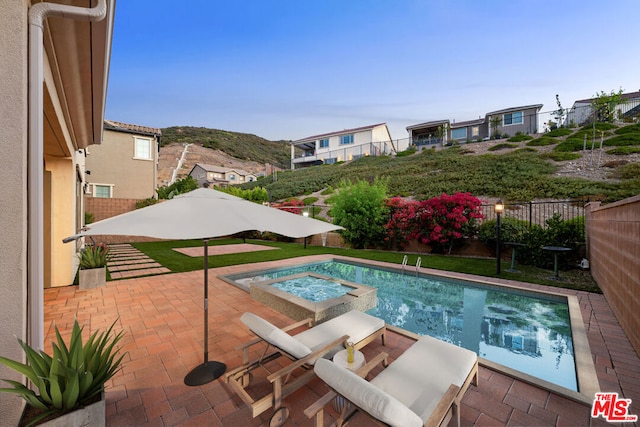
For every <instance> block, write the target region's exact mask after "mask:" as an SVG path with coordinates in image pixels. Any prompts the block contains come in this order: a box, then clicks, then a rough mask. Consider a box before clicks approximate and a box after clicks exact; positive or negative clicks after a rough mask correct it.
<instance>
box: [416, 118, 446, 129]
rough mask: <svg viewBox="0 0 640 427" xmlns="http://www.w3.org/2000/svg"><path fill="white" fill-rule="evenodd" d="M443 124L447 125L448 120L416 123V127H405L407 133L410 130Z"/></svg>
mask: <svg viewBox="0 0 640 427" xmlns="http://www.w3.org/2000/svg"><path fill="white" fill-rule="evenodd" d="M444 124H449V119H446V120H431V121H429V122H424V123H418V124H417V125H411V126H407V130H408V131H409V130H412V129H420V128H428V127H433V126H438V125H444Z"/></svg>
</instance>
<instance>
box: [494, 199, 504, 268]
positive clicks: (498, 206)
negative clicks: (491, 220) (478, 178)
mask: <svg viewBox="0 0 640 427" xmlns="http://www.w3.org/2000/svg"><path fill="white" fill-rule="evenodd" d="M493 209H494V211H495V213H496V275H500V228H501V227H500V215H502V212H504V204H503V203H502V199H501V200H498V202H497V203H496V205H495V206H494V208H493Z"/></svg>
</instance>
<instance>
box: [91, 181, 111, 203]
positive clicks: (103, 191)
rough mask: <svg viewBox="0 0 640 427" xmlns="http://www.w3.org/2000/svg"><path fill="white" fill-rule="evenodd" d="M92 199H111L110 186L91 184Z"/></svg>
mask: <svg viewBox="0 0 640 427" xmlns="http://www.w3.org/2000/svg"><path fill="white" fill-rule="evenodd" d="M93 197H99V198H102V199H109V198H111V186H110V185H98V184H93Z"/></svg>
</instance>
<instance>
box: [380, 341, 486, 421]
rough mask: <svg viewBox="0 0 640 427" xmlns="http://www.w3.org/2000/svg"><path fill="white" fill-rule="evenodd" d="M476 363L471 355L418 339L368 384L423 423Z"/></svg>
mask: <svg viewBox="0 0 640 427" xmlns="http://www.w3.org/2000/svg"><path fill="white" fill-rule="evenodd" d="M476 360H477V356H476V354H475V353H474V352H472V351H470V350H467V349H464V348H462V347H458V346H456V345H453V344H450V343H447V342H444V341H441V340H439V339H436V338H432V337H429V336H423V337H421V338H420V339H419V340H418V341H417V342H416V343H415V344H413V345H412V346H411V347H410V348H409V349H408V350H407V351H405V352H404V353H403V354H402V355H400V356H399V357H398V358H397V359H396V360H394V361H393V362H392V363H391V364H390V365H389V366H388V367H387V368H386V369H384V370H383V371H382V372H381V373H380V374H379V375H378V376H376V377H375V378H374V379H373V380H371V384H373V385H374V386H376V387H377V388H379V389H381V390H383V391H385V392H387V393H388V394H390V395H392V396H394V397H395V398H396V399H398V400H399V401H400V402H402V403H403V404H404V405H406V406H408V407H409V408H410V409H411V410H412V411H413V412H415V413H416V414H418V415H419V416H420V418H422V420H423V421H426V420H427V419H428V418H429V416H430V415H431V413H432V412H433V410H434V408H435V406H436V405H437V404H438V402H439V401H440V399H441V397H442V396H443V395H444V394H445V393H446V391H447V389H448V388H449V386H450V385H451V384H455V385H457V386H458V387H460V386H462V385H463V384H464V381H465V380H466V377H467V375H468V374H469V372H470V371H471V369H472V368H473V365H474V364H475V362H476Z"/></svg>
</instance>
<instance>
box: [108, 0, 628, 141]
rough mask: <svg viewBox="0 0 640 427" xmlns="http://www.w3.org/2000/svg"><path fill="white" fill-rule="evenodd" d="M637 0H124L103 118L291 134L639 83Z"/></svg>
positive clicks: (470, 111)
mask: <svg viewBox="0 0 640 427" xmlns="http://www.w3.org/2000/svg"><path fill="white" fill-rule="evenodd" d="M639 16H640V2H638V1H637V0H609V1H602V0H598V1H593V0H582V1H576V0H555V1H547V0H511V1H494V0H483V1H480V0H468V1H448V0H368V1H365V0H228V1H215V0H195V1H189V2H187V1H175V0H172V1H168V0H153V1H151V0H120V1H118V2H117V6H116V17H115V27H114V36H113V46H112V52H111V69H110V75H109V88H108V97H107V111H106V118H108V119H111V120H116V121H121V122H126V123H134V124H139V125H145V126H152V127H168V126H178V125H181V126H205V127H210V128H216V129H223V130H228V131H236V132H245V133H253V134H256V135H259V136H262V137H264V138H267V139H271V140H277V139H287V140H296V139H300V138H303V137H306V136H310V135H315V134H320V133H325V132H332V131H337V130H341V129H346V128H353V127H359V126H366V125H371V124H375V123H382V122H386V123H387V124H388V126H389V129H390V131H391V135H392V137H393V138H394V139H400V138H406V137H407V136H408V135H407V132H406V129H405V128H406V127H407V126H409V125H412V124H417V123H421V122H425V121H430V120H439V119H451V120H456V121H463V120H471V119H475V118H478V117H480V116H484V114H485V113H487V112H489V111H493V110H498V109H502V108H507V107H514V106H521V105H529V104H544V107H543V108H542V111H551V110H553V109H556V108H557V106H556V101H555V95H556V94H559V95H560V100H561V102H562V104H563V106H564V107H570V106H571V105H572V104H573V102H574V101H576V100H578V99H584V98H590V97H591V96H593V95H594V94H596V93H599V92H600V91H605V92H610V91H612V90H616V91H617V90H618V89H620V88H623V89H624V90H625V92H633V91H637V90H640V78H639V76H640V74H639V71H638V70H640V55H639V54H638V40H639V37H638V32H637V31H638V17H639Z"/></svg>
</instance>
